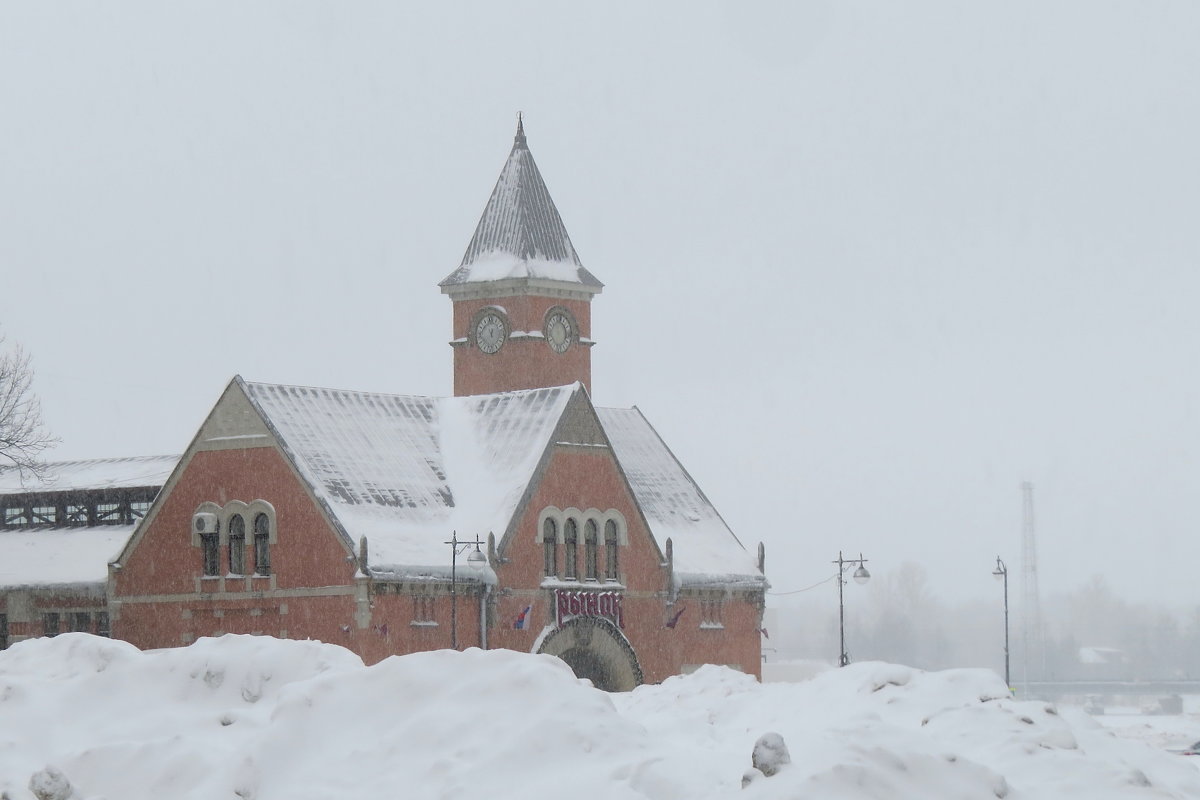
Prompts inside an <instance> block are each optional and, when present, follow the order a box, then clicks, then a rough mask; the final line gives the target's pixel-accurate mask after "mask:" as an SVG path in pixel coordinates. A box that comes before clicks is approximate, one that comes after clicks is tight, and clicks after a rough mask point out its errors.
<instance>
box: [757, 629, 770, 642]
mask: <svg viewBox="0 0 1200 800" xmlns="http://www.w3.org/2000/svg"><path fill="white" fill-rule="evenodd" d="M758 632H759V633H761V634H762V635H763V637H764V638H767V639H770V638H771V634H769V633H767V629H766V628H759V629H758Z"/></svg>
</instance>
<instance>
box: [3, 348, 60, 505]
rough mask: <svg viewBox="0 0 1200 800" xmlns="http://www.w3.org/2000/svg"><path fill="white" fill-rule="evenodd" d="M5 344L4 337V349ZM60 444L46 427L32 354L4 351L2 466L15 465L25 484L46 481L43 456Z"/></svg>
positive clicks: (18, 350)
mask: <svg viewBox="0 0 1200 800" xmlns="http://www.w3.org/2000/svg"><path fill="white" fill-rule="evenodd" d="M3 344H4V337H3V336H0V350H2V346H3ZM57 441H58V440H57V439H56V438H54V437H53V436H51V435H50V434H49V433H47V432H46V429H45V427H44V425H43V424H42V405H41V403H40V402H39V401H38V399H37V396H36V395H35V394H34V393H33V368H32V367H31V366H30V363H29V355H28V354H27V353H25V351H24V350H22V349H21V347H20V346H17V347H14V348H13V349H12V350H9V351H7V352H0V465H2V464H3V462H8V463H9V464H10V465H11V466H15V467H16V468H17V470H18V472H19V473H20V475H21V479H22V481H24V480H25V479H26V478H42V477H43V476H44V474H45V469H46V465H45V463H44V462H43V461H42V460H41V458H40V456H41V453H42V451H43V450H45V449H46V448H47V447H50V446H51V445H53V444H55V443H56V442H57Z"/></svg>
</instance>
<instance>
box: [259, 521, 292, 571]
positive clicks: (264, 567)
mask: <svg viewBox="0 0 1200 800" xmlns="http://www.w3.org/2000/svg"><path fill="white" fill-rule="evenodd" d="M285 560H286V559H285ZM254 574H255V575H270V574H271V520H270V518H268V517H267V515H266V514H259V515H258V516H257V517H255V518H254Z"/></svg>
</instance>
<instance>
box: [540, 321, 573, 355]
mask: <svg viewBox="0 0 1200 800" xmlns="http://www.w3.org/2000/svg"><path fill="white" fill-rule="evenodd" d="M572 336H573V332H572V330H571V318H570V317H568V316H567V315H566V314H564V313H563V312H561V311H555V312H554V313H553V314H551V315H550V316H549V317H548V318H547V319H546V341H547V342H548V343H549V344H550V347H551V349H553V350H554V352H556V353H565V352H566V350H567V348H568V347H570V346H571V338H572Z"/></svg>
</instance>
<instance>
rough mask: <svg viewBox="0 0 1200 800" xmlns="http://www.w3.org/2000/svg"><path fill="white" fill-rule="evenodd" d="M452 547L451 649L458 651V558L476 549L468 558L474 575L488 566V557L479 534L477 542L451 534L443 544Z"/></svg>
mask: <svg viewBox="0 0 1200 800" xmlns="http://www.w3.org/2000/svg"><path fill="white" fill-rule="evenodd" d="M443 544H448V545H450V647H451V648H452V649H454V650H457V649H458V556H459V555H460V554H461V553H464V552H466V551H467V550H468V549H470V547H471V545H474V546H475V549H474V550H472V551H471V554H470V555H469V556H467V567H468V568H469V569H471V571H472V572H474V573H479V572H482V569H483V567H484V566H486V565H487V556H485V555H484V554H483V553H481V552H480V551H479V545H481V544H483V542H482V541H480V539H479V534H475V541H473V542H461V541H459V539H458V533H457V532H455V531H451V532H450V541H448V542H443Z"/></svg>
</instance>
